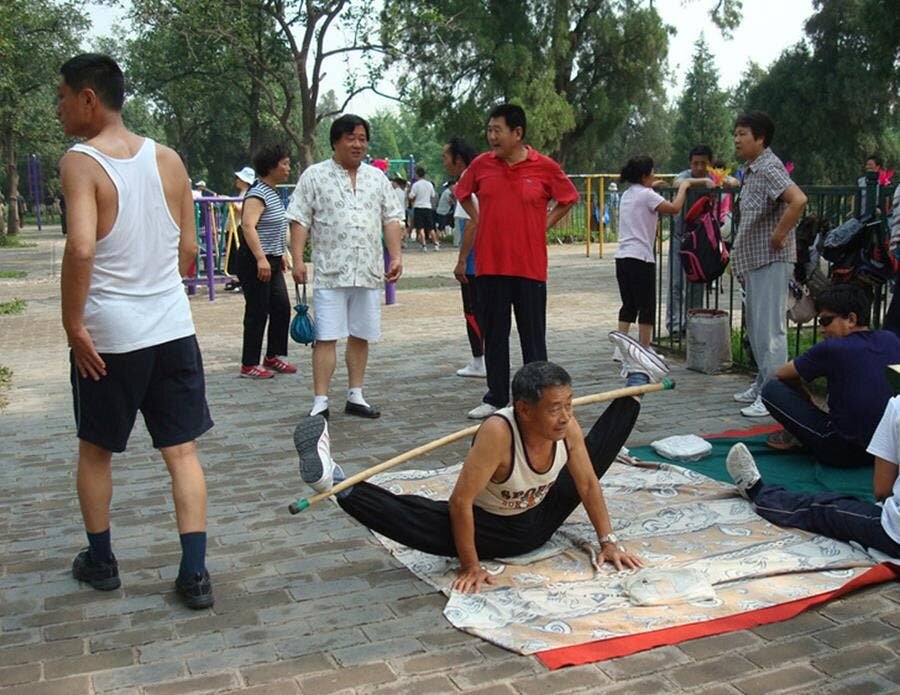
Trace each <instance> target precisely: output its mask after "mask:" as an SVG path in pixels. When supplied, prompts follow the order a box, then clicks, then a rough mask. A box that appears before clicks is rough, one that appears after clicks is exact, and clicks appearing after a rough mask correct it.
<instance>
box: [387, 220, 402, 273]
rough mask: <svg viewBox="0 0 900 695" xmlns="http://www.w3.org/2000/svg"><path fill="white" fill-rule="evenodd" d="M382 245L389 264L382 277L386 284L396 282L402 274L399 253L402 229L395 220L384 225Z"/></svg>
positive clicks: (400, 252)
mask: <svg viewBox="0 0 900 695" xmlns="http://www.w3.org/2000/svg"><path fill="white" fill-rule="evenodd" d="M384 243H385V245H386V246H387V251H388V256H389V257H390V263H389V265H388V269H387V272H386V273H385V274H384V276H385V279H386V280H387V281H388V282H396V281H397V280H398V279H399V278H400V276H401V275H402V274H403V252H402V251H401V248H402V247H401V245H402V243H403V228H402V227H401V226H400V223H399V222H397V221H396V220H395V221H392V222H388V223H387V224H386V225H384Z"/></svg>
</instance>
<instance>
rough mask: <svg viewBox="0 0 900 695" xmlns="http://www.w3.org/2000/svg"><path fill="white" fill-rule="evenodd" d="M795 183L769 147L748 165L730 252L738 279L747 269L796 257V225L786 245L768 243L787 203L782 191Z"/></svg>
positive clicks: (791, 260) (789, 260)
mask: <svg viewBox="0 0 900 695" xmlns="http://www.w3.org/2000/svg"><path fill="white" fill-rule="evenodd" d="M792 185H794V182H793V181H791V177H790V176H789V175H788V173H787V170H786V169H785V168H784V164H782V163H781V160H780V159H778V157H776V156H775V155H774V154H773V153H772V150H770V149H769V148H768V147H767V148H766V149H764V150H763V151H762V153H760V155H759V156H758V157H757V158H756V159H754V160H753V161H752V162H750V163H749V164H747V165H745V167H744V178H743V180H742V182H741V193H740V198H739V200H738V208H739V210H740V225H739V227H738V233H737V237H736V238H735V242H734V252H733V253H732V255H731V263H732V269H733V271H734V274H735V275H737V277H738V278H739V279H740V278H741V277H742V276H743V275H744V274H745V273H749V272H750V271H752V270H756V269H757V268H762V267H763V266H764V265H768V264H769V263H774V262H775V261H784V262H786V263H795V262H796V261H797V243H796V241H795V240H794V230H793V229H791V231H790V233H789V234H788V236H787V240H786V244H785V246H784V248H783V249H781V250H779V251H776V250H775V249H773V248H772V246H771V244H770V243H769V240H770V239H771V238H772V233H773V232H774V231H775V227H776V226H777V225H778V221H779V220H780V219H781V217H782V215H784V213H785V211H786V210H787V207H788V204H787V203H786V202H785V201H784V200H782V199H781V194H782V193H784V192H785V190H787V189H788V187H790V186H792Z"/></svg>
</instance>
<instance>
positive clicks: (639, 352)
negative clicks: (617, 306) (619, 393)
mask: <svg viewBox="0 0 900 695" xmlns="http://www.w3.org/2000/svg"><path fill="white" fill-rule="evenodd" d="M609 342H611V343H612V344H613V345H615V346H616V348H617V349H618V350H619V352H620V354H622V355H623V356H624V357H625V359H624V360H623V361H622V373H623V376H627V375H628V374H632V373H634V372H643V373H644V374H646V375H647V376H648V377H650V381H652V382H654V383H656V382H657V381H659V380H660V379H662V378H663V377H664V376H665V375H666V374H668V373H669V365H667V364H666V363H665V360H663V359H662V358H661V357H660V356H659V355H657V354H656V353H655V352H653V350H651V349H649V348H646V347H644V346H643V345H641V344H640V343H639V342H638V341H636V340H635V339H634V338H632V337H630V336H628V335H625V334H624V333H621V332H619V331H611V332H610V334H609Z"/></svg>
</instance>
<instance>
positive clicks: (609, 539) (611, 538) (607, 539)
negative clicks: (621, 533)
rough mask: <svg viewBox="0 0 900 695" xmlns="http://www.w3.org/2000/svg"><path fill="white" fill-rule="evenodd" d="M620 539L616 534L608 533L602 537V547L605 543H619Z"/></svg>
mask: <svg viewBox="0 0 900 695" xmlns="http://www.w3.org/2000/svg"><path fill="white" fill-rule="evenodd" d="M618 542H619V537H618V536H616V534H614V533H608V534H606V535H605V536H600V545H603V544H604V543H618Z"/></svg>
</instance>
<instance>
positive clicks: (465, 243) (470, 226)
mask: <svg viewBox="0 0 900 695" xmlns="http://www.w3.org/2000/svg"><path fill="white" fill-rule="evenodd" d="M477 228H478V225H476V224H475V223H474V222H472V220H471V219H468V220H466V224H465V226H464V227H463V233H462V239H461V240H460V242H459V256H458V257H457V259H456V267H455V268H454V269H453V275H454V276H455V277H456V279H457V280H459V282H461V283H463V284H465V283H467V282H468V281H469V279H468V278H467V277H466V261H467V259H468V258H469V253H470V252H471V251H472V247H473V246H474V245H475V232H476V230H477Z"/></svg>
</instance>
